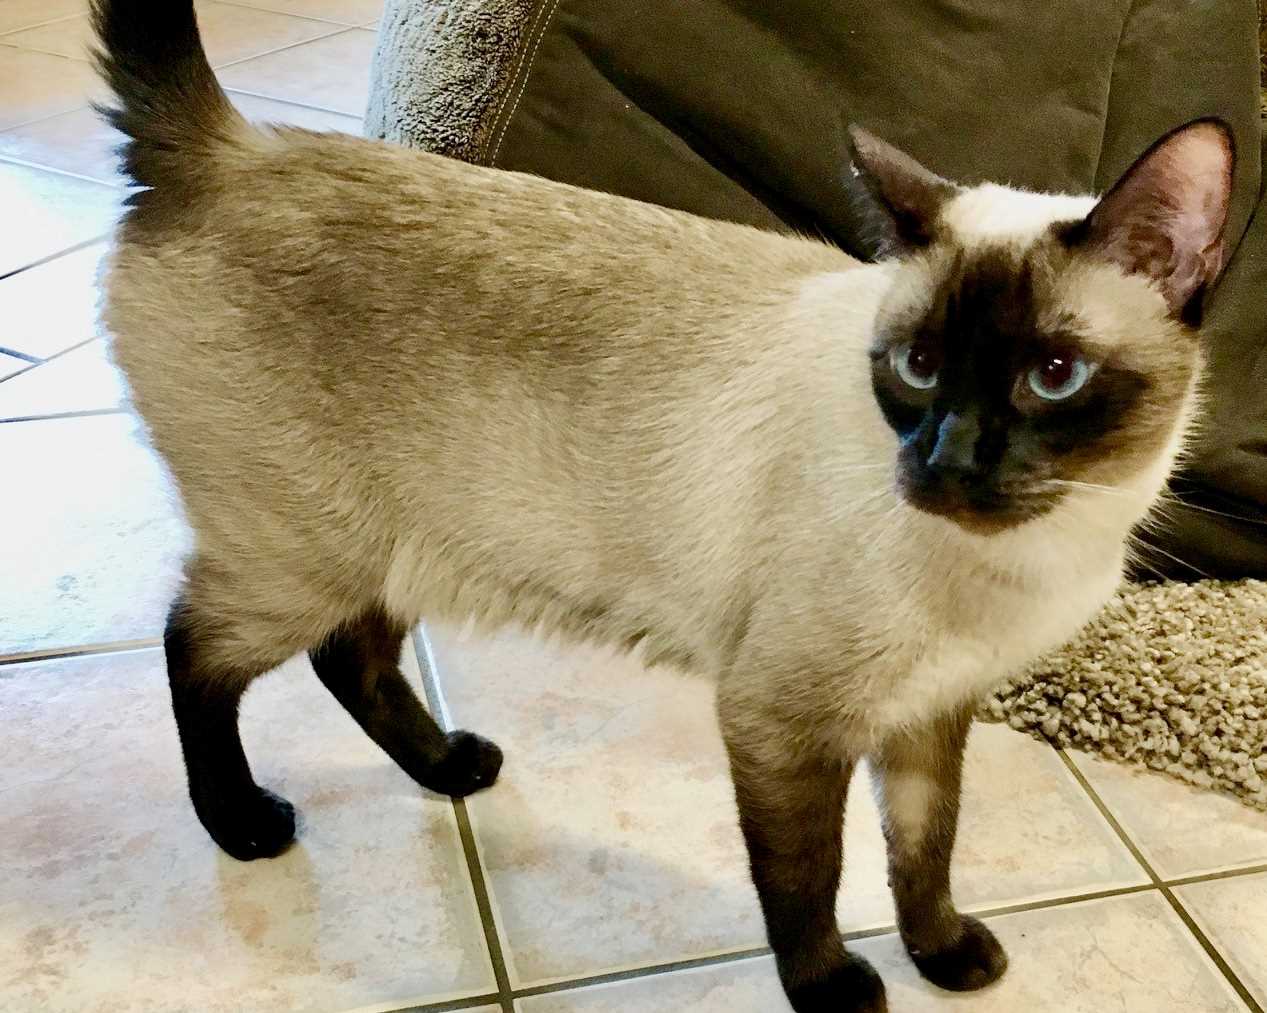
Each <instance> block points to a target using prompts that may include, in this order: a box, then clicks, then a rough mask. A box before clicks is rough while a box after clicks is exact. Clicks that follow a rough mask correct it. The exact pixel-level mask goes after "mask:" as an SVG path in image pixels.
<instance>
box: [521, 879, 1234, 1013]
mask: <svg viewBox="0 0 1267 1013" xmlns="http://www.w3.org/2000/svg"><path fill="white" fill-rule="evenodd" d="M991 925H992V926H993V928H994V930H995V931H996V932H997V933H998V935H999V937H1000V938H1001V939H1002V941H1003V944H1004V945H1005V946H1006V947H1007V949H1008V953H1009V955H1010V957H1011V967H1010V969H1009V970H1008V973H1007V974H1006V975H1005V976H1004V978H1003V979H1002V980H1001V981H1000V982H999V983H998V984H996V985H994V986H992V987H991V988H989V989H986V990H985V991H982V992H975V993H967V994H962V995H954V994H951V993H947V992H941V991H938V990H937V989H935V988H934V987H932V986H931V985H928V984H927V983H925V982H924V981H922V980H921V979H920V978H919V976H918V974H917V973H916V971H915V969H914V967H913V966H912V965H911V963H910V961H909V960H908V959H907V957H906V954H905V953H904V952H903V951H902V948H901V945H900V943H898V941H897V940H896V938H894V937H893V936H883V937H879V938H873V939H866V940H862V941H860V942H858V943H855V944H852V945H853V946H854V947H855V948H856V949H857V950H858V951H859V952H860V953H863V954H864V955H865V956H866V957H867V958H868V959H869V960H870V961H871V962H872V963H873V964H874V965H875V966H876V968H877V969H878V970H879V971H880V974H881V976H882V977H883V978H884V981H885V985H886V987H887V989H888V996H889V1008H890V1009H891V1010H893V1013H936V1011H941V1010H945V1011H950V1010H962V1011H964V1013H1104V1011H1106V1010H1121V1011H1124V1013H1195V1011H1197V1010H1200V1011H1201V1013H1237V1011H1240V1010H1242V1009H1243V1007H1242V1006H1241V1004H1240V1002H1239V1000H1238V999H1237V998H1236V997H1235V995H1234V994H1233V993H1232V992H1231V989H1230V988H1229V987H1228V986H1227V984H1226V982H1225V981H1224V980H1223V979H1222V977H1221V976H1220V975H1219V974H1218V972H1217V970H1216V969H1215V968H1214V967H1213V966H1212V965H1211V964H1210V962H1209V960H1208V959H1207V958H1206V956H1205V954H1204V953H1203V952H1201V950H1200V949H1199V947H1198V946H1197V944H1196V943H1195V941H1194V940H1192V938H1191V937H1190V936H1188V934H1187V932H1186V931H1185V929H1184V927H1183V924H1182V922H1180V921H1179V919H1178V918H1176V917H1175V915H1174V913H1173V912H1172V911H1171V910H1170V908H1169V906H1168V905H1167V904H1166V903H1165V901H1163V900H1162V899H1161V898H1160V897H1158V896H1157V895H1155V894H1151V893H1150V894H1144V895H1137V896H1133V897H1124V898H1118V899H1114V900H1108V901H1097V902H1093V903H1089V904H1076V905H1072V906H1069V907H1061V908H1052V909H1048V910H1045V911H1033V912H1026V913H1023V914H1015V915H1008V916H1006V917H1003V918H996V919H993V920H992V921H991ZM787 1008H788V1006H787V1002H786V1000H785V999H784V998H783V994H782V992H781V990H780V988H779V984H778V979H777V977H776V975H775V971H774V962H773V960H771V959H770V958H762V959H759V960H750V961H743V962H741V963H737V964H732V965H723V966H719V967H712V968H705V969H701V970H693V971H683V972H679V973H676V974H669V975H664V976H656V977H650V978H641V979H638V980H635V981H630V982H621V983H618V984H614V985H604V986H600V987H597V988H590V989H584V990H580V991H576V992H570V993H558V994H555V995H549V996H540V997H537V998H533V999H525V1000H521V1001H520V1005H519V1010H520V1013H660V1011H662V1010H690V1011H691V1013H775V1011H777V1010H785V1009H787Z"/></svg>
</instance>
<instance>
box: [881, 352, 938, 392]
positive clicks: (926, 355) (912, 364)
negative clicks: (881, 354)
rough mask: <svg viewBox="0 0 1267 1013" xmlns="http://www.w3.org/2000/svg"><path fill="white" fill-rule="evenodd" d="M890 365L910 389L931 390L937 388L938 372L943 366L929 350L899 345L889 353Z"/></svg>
mask: <svg viewBox="0 0 1267 1013" xmlns="http://www.w3.org/2000/svg"><path fill="white" fill-rule="evenodd" d="M889 365H890V366H892V367H893V372H895V373H896V374H897V375H898V379H899V380H901V381H902V382H903V383H904V384H906V385H907V386H908V387H914V388H915V389H916V390H929V389H931V388H933V387H936V386H937V372H938V369H939V368H940V365H941V364H940V363H939V362H938V361H937V357H936V355H934V354H933V352H932V351H931V350H930V349H928V348H923V347H921V346H919V345H913V344H905V345H898V346H897V347H896V348H894V349H893V350H892V351H890V352H889Z"/></svg>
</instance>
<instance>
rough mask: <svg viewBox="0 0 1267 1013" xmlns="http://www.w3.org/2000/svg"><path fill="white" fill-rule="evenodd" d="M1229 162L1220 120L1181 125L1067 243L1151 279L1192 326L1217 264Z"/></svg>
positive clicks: (1231, 148) (1227, 134)
mask: <svg viewBox="0 0 1267 1013" xmlns="http://www.w3.org/2000/svg"><path fill="white" fill-rule="evenodd" d="M1235 162H1236V150H1235V145H1234V142H1233V140H1232V132H1231V131H1230V130H1229V129H1228V127H1227V125H1226V124H1224V123H1222V122H1220V121H1218V120H1212V119H1205V120H1196V121H1194V122H1192V123H1189V124H1187V125H1186V126H1183V127H1180V128H1179V129H1178V130H1175V131H1173V132H1171V133H1169V134H1167V135H1166V136H1165V137H1163V138H1162V139H1161V140H1159V141H1158V142H1157V143H1156V144H1154V145H1153V146H1152V147H1151V148H1149V149H1148V150H1147V151H1146V152H1144V154H1143V155H1141V156H1140V157H1139V159H1138V160H1137V161H1136V162H1135V164H1134V165H1133V166H1131V167H1130V168H1129V169H1127V170H1126V173H1125V175H1123V176H1122V178H1121V179H1120V180H1118V182H1117V184H1116V185H1115V186H1114V187H1113V188H1112V189H1111V190H1109V192H1108V193H1107V194H1105V195H1104V197H1103V198H1102V199H1101V200H1100V203H1099V204H1097V205H1096V206H1095V208H1094V210H1092V212H1091V214H1090V215H1088V216H1087V218H1086V219H1085V220H1084V221H1082V222H1080V223H1079V224H1078V225H1076V226H1074V227H1073V228H1072V229H1070V230H1069V232H1068V234H1067V237H1066V241H1067V242H1069V243H1070V245H1072V246H1075V247H1078V248H1081V249H1085V250H1087V251H1088V252H1090V253H1093V254H1096V255H1098V256H1101V257H1105V258H1107V259H1108V260H1110V261H1112V262H1113V263H1115V264H1117V265H1118V266H1119V267H1120V268H1121V269H1122V270H1123V271H1125V272H1126V273H1127V274H1141V275H1144V276H1145V277H1147V278H1150V279H1152V281H1154V282H1155V283H1156V284H1157V287H1158V288H1160V289H1161V292H1162V295H1164V296H1165V298H1166V304H1167V306H1169V308H1170V312H1171V314H1172V315H1173V316H1175V317H1178V318H1180V319H1182V320H1186V321H1188V322H1190V323H1196V322H1197V321H1198V320H1199V319H1200V308H1201V302H1202V297H1203V296H1204V294H1205V291H1206V289H1207V288H1209V286H1210V285H1211V284H1213V283H1214V281H1215V279H1216V278H1217V277H1218V275H1219V271H1220V270H1222V268H1223V229H1224V226H1225V225H1226V224H1227V212H1228V206H1229V205H1230V204H1231V200H1232V172H1233V169H1234V167H1235Z"/></svg>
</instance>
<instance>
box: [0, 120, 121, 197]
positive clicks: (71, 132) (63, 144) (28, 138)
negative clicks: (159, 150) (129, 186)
mask: <svg viewBox="0 0 1267 1013" xmlns="http://www.w3.org/2000/svg"><path fill="white" fill-rule="evenodd" d="M122 140H123V135H122V134H120V133H119V132H118V131H117V130H115V129H114V128H113V127H111V126H110V125H109V124H108V123H106V121H105V120H103V119H102V118H101V117H100V116H99V115H97V113H96V112H94V111H93V110H92V109H89V108H88V107H86V106H85V107H84V108H82V109H72V110H71V111H70V112H68V113H61V114H59V115H57V116H50V117H48V118H47V119H43V120H37V121H36V122H34V123H28V124H26V125H25V126H21V127H13V128H11V129H9V130H6V131H4V132H3V133H0V155H2V156H5V157H7V158H13V159H20V160H21V161H23V162H33V163H35V164H36V165H44V166H48V167H49V168H50V169H60V170H61V171H62V172H73V173H75V174H77V175H80V176H87V177H89V178H90V179H95V180H98V181H99V182H102V183H108V184H109V185H111V186H122V185H124V184H125V182H126V181H125V180H124V178H123V177H122V176H121V175H120V174H119V171H118V166H119V158H118V156H117V155H116V154H115V151H114V149H115V148H116V147H117V146H118V145H119V143H120V142H121V141H122Z"/></svg>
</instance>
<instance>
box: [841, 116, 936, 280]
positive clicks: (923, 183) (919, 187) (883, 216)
mask: <svg viewBox="0 0 1267 1013" xmlns="http://www.w3.org/2000/svg"><path fill="white" fill-rule="evenodd" d="M849 142H850V155H851V162H852V164H851V165H850V167H849V170H848V174H847V176H846V179H845V196H846V199H847V201H848V202H849V210H850V212H851V217H852V219H853V229H852V231H853V233H854V235H853V237H852V238H854V239H855V241H856V242H857V243H858V245H859V246H860V247H861V252H862V253H863V254H864V255H865V256H867V257H870V258H871V259H879V258H881V257H892V256H901V255H902V254H903V253H908V252H910V251H911V250H914V249H919V248H920V247H923V246H927V245H928V243H929V241H930V240H931V239H932V233H933V226H934V224H935V223H936V221H937V216H938V214H939V213H940V212H941V207H942V205H943V204H945V203H946V201H947V200H949V199H950V198H951V197H953V196H954V195H955V194H956V193H958V192H959V187H958V186H956V185H955V184H954V183H952V182H951V181H950V180H948V179H943V178H942V177H941V176H938V175H937V174H936V173H935V172H930V171H929V170H928V169H925V168H924V167H923V166H922V165H920V164H919V162H917V161H915V159H913V158H911V156H910V155H908V154H906V152H904V151H900V150H898V149H897V148H895V147H893V145H891V144H888V143H887V142H885V141H882V140H880V138H878V137H876V136H875V134H872V133H871V132H869V131H867V130H863V129H862V127H859V126H851V127H850V128H849Z"/></svg>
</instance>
